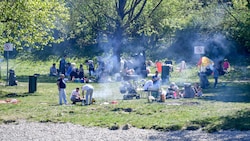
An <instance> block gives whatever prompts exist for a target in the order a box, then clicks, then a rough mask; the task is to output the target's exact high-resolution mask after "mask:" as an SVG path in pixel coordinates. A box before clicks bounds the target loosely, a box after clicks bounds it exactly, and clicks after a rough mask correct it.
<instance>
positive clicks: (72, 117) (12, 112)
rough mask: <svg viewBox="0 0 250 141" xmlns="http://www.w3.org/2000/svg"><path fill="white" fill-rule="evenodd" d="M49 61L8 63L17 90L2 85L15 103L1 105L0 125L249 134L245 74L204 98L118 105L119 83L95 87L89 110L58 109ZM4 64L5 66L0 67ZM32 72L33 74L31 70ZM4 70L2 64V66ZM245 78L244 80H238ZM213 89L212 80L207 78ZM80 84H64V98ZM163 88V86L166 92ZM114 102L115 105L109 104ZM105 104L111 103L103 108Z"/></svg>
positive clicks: (192, 77)
mask: <svg viewBox="0 0 250 141" xmlns="http://www.w3.org/2000/svg"><path fill="white" fill-rule="evenodd" d="M52 62H53V61H51V62H29V61H22V62H21V61H14V60H13V61H11V62H10V67H12V68H15V71H16V75H17V79H18V81H19V83H18V86H5V82H4V81H3V80H1V82H0V99H1V100H5V99H11V98H15V99H17V100H19V101H20V102H19V103H18V104H0V111H1V114H0V122H2V123H8V122H11V121H16V120H18V119H25V120H29V121H40V122H56V123H61V122H63V123H64V122H71V123H74V124H80V125H83V126H100V127H111V126H112V125H115V124H116V125H119V126H120V127H121V126H123V125H125V124H127V123H129V124H131V125H132V126H134V127H137V128H142V129H155V130H159V131H174V130H181V129H187V130H196V129H199V128H202V129H203V130H206V131H208V132H215V131H218V130H221V129H224V130H231V129H236V130H249V129H250V122H249V121H250V108H249V107H250V94H249V92H250V83H249V81H247V79H245V78H249V76H250V75H249V74H248V73H246V72H244V74H241V73H242V71H232V72H231V74H230V75H233V76H237V77H235V78H234V79H232V76H223V77H221V78H220V79H219V85H218V88H217V89H212V88H208V89H204V90H203V91H204V96H203V97H202V98H194V99H167V100H166V102H164V103H158V102H153V103H148V102H147V100H146V99H139V100H136V99H134V100H122V94H120V92H119V86H120V82H111V83H93V85H94V87H95V91H94V97H95V98H96V100H97V102H96V103H95V104H94V105H90V106H81V105H80V103H78V104H77V105H75V106H59V105H58V92H57V87H56V78H55V77H48V76H47V73H48V70H49V67H50V65H51V64H52ZM2 64H3V63H2ZM31 68H32V69H31ZM2 69H3V70H4V69H5V68H4V65H2ZM34 73H39V74H40V76H38V78H37V82H38V83H37V91H36V92H35V93H31V94H29V93H28V76H29V75H30V74H34ZM243 75H244V80H243V79H242V78H243V77H242V76H243ZM171 81H174V82H176V83H177V84H179V85H182V84H183V82H191V83H194V82H197V81H198V78H197V73H196V70H195V68H191V69H189V70H187V71H186V72H185V74H180V73H178V72H175V71H174V72H173V73H172V74H171ZM209 81H210V82H211V84H212V83H213V79H212V77H209ZM81 85H82V84H81V83H72V82H69V83H67V96H68V100H69V95H70V92H71V91H72V90H73V89H74V88H75V87H80V86H81ZM165 87H166V86H164V88H165ZM113 100H116V101H118V104H110V102H111V101H113ZM105 102H108V103H109V104H105Z"/></svg>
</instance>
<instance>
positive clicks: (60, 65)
mask: <svg viewBox="0 0 250 141" xmlns="http://www.w3.org/2000/svg"><path fill="white" fill-rule="evenodd" d="M66 57H67V56H66V55H64V56H63V58H62V59H61V60H60V64H59V71H60V73H61V74H65V66H66V64H67V62H66Z"/></svg>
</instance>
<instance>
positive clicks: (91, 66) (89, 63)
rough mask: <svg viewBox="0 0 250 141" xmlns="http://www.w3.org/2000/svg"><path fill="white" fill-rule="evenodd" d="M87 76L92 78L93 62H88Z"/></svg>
mask: <svg viewBox="0 0 250 141" xmlns="http://www.w3.org/2000/svg"><path fill="white" fill-rule="evenodd" d="M88 69H89V76H93V74H94V72H95V66H94V62H93V60H88Z"/></svg>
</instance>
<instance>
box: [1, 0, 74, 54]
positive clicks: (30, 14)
mask: <svg viewBox="0 0 250 141" xmlns="http://www.w3.org/2000/svg"><path fill="white" fill-rule="evenodd" d="M0 11H1V14H0V34H1V36H0V44H2V45H3V44H4V43H7V42H11V43H13V44H14V45H15V47H16V49H19V50H21V49H23V48H24V47H27V48H42V47H43V46H45V45H48V44H51V43H58V42H60V41H62V40H63V38H64V35H63V33H64V32H65V29H64V27H63V24H64V23H65V22H66V21H67V20H68V19H69V15H68V9H67V8H66V7H65V4H64V2H63V1H62V0H52V1H50V0H2V1H0ZM55 30H57V31H60V32H59V34H57V35H54V34H53V33H54V31H55ZM1 50H3V48H0V51H1Z"/></svg>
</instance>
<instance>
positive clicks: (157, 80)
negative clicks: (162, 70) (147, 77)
mask: <svg viewBox="0 0 250 141" xmlns="http://www.w3.org/2000/svg"><path fill="white" fill-rule="evenodd" d="M160 80H161V78H160V77H159V72H158V71H155V75H154V76H152V81H153V87H154V88H158V89H159V88H160Z"/></svg>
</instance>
